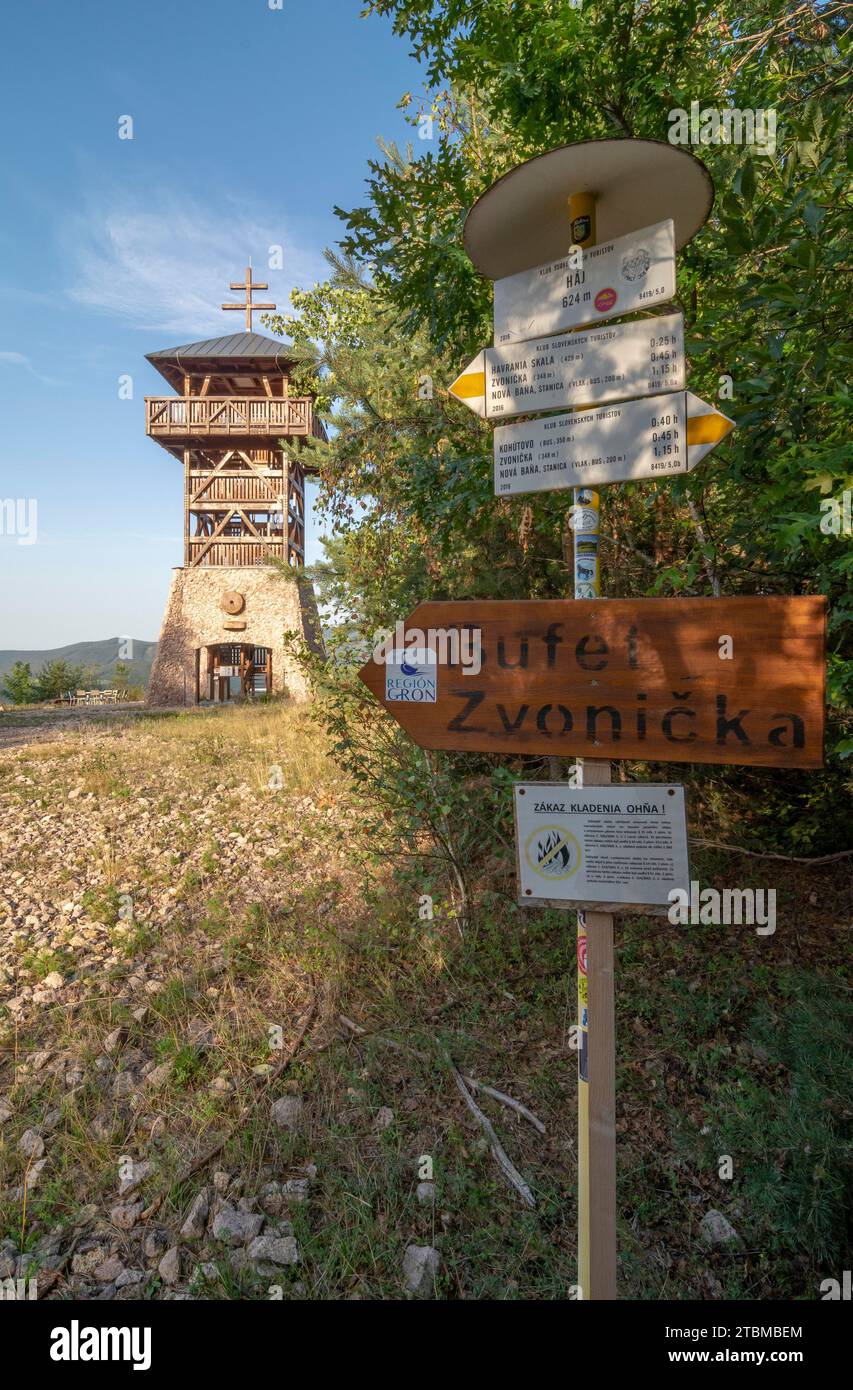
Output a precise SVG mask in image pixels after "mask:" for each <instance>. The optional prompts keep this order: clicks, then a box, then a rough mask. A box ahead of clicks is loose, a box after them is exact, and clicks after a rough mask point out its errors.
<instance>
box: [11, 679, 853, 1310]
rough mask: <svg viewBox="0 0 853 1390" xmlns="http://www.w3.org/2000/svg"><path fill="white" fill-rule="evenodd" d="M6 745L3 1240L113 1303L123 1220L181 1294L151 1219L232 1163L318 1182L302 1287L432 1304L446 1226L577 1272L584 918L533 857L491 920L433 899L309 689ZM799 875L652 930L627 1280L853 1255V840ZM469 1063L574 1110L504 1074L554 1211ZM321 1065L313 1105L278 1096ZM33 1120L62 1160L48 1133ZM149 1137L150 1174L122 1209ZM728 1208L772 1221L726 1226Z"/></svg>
mask: <svg viewBox="0 0 853 1390" xmlns="http://www.w3.org/2000/svg"><path fill="white" fill-rule="evenodd" d="M0 768H2V782H0V851H2V855H3V861H4V866H5V867H4V875H3V880H2V883H0V1000H2V1006H0V1042H2V1048H3V1051H2V1062H1V1063H0V1116H4V1115H5V1120H4V1122H3V1124H2V1128H1V1129H0V1134H2V1147H0V1242H2V1239H3V1238H4V1237H5V1238H6V1240H7V1242H8V1246H7V1249H9V1250H11V1249H12V1247H14V1250H15V1251H30V1252H32V1253H33V1259H34V1261H35V1263H36V1264H39V1263H41V1265H42V1268H43V1270H44V1272H45V1276H46V1281H47V1286H48V1292H47V1296H59V1295H61V1294H63V1293H64V1292H65V1293H67V1292H68V1290H69V1289H70V1290H71V1291H72V1292H73V1291H75V1290H76V1291H77V1292H82V1294H83V1296H96V1290H94V1291H93V1289H92V1288H91V1287H90V1285H89V1284H87V1283H86V1277H87V1276H86V1275H85V1274H84V1273H83V1272H82V1271H81V1272H79V1273H78V1274H77V1275H75V1272H74V1267H73V1260H74V1259H79V1252H80V1250H81V1249H84V1248H85V1246H86V1245H87V1244H90V1243H92V1242H97V1241H103V1242H105V1244H108V1245H109V1248H110V1249H111V1250H112V1249H115V1248H116V1247H117V1248H118V1252H119V1255H120V1256H121V1258H122V1260H123V1262H124V1263H125V1264H126V1265H127V1266H129V1267H134V1268H135V1267H137V1266H139V1267H141V1268H143V1269H144V1280H143V1282H142V1283H141V1284H140V1285H139V1286H138V1287H137V1290H136V1291H137V1293H139V1292H142V1293H144V1294H145V1295H146V1296H159V1295H161V1294H162V1293H164V1291H165V1285H164V1281H163V1278H162V1277H161V1275H160V1274H159V1273H158V1268H157V1260H156V1258H155V1257H154V1256H152V1255H151V1251H150V1250H149V1251H148V1252H147V1253H146V1251H144V1250H143V1249H142V1242H143V1240H144V1239H146V1238H148V1237H151V1238H152V1239H153V1245H152V1249H153V1247H154V1246H156V1245H157V1241H158V1240H159V1241H160V1244H161V1247H162V1249H165V1248H166V1247H167V1246H168V1245H170V1244H174V1243H175V1241H176V1240H178V1236H177V1232H178V1230H179V1228H180V1225H181V1223H182V1221H183V1219H184V1217H185V1216H186V1213H187V1210H188V1208H189V1207H190V1205H191V1203H192V1200H193V1197H194V1195H195V1194H196V1193H197V1192H198V1191H199V1189H200V1188H202V1187H203V1186H205V1185H209V1184H210V1183H211V1182H212V1181H213V1175H214V1174H215V1173H218V1174H219V1177H218V1178H217V1180H216V1181H217V1185H218V1190H222V1191H224V1190H225V1184H226V1182H227V1183H228V1184H229V1186H228V1193H229V1194H230V1196H231V1197H233V1199H234V1200H237V1198H238V1197H239V1196H242V1197H243V1198H244V1200H245V1202H246V1205H247V1206H248V1207H249V1208H250V1209H254V1205H253V1204H254V1203H255V1202H256V1198H257V1194H258V1193H259V1192H260V1190H261V1189H262V1188H263V1186H264V1184H265V1183H269V1182H270V1181H278V1182H285V1181H287V1180H288V1179H292V1178H299V1177H304V1176H307V1177H308V1179H309V1182H310V1198H309V1200H308V1201H307V1202H304V1203H293V1204H292V1205H291V1206H289V1207H288V1212H287V1214H288V1216H289V1219H290V1220H291V1222H292V1228H293V1234H294V1235H295V1237H296V1239H297V1241H298V1245H299V1249H300V1252H301V1262H300V1263H299V1265H297V1266H293V1267H292V1268H290V1269H288V1270H286V1271H283V1272H282V1274H281V1276H280V1277H278V1284H279V1285H281V1286H282V1287H283V1290H284V1296H286V1297H293V1298H305V1299H326V1298H340V1297H360V1298H369V1299H376V1298H398V1297H401V1296H402V1282H401V1261H402V1257H403V1252H404V1250H405V1248H406V1246H407V1245H409V1244H412V1243H414V1244H417V1245H431V1246H435V1247H436V1248H437V1249H438V1250H439V1252H440V1257H441V1263H440V1270H439V1274H438V1279H437V1291H438V1293H439V1295H440V1296H445V1297H449V1298H460V1297H464V1298H508V1299H522V1298H523V1299H556V1298H565V1297H567V1290H568V1288H569V1286H570V1285H571V1284H573V1283H574V1281H575V1259H576V1250H575V1178H576V1162H575V1104H576V1080H575V1075H576V1053H575V1052H574V1051H573V1050H572V1048H571V1046H570V1036H571V1027H572V1024H573V1022H574V1012H575V1008H574V994H575V973H574V972H575V942H574V932H573V921H574V919H573V917H570V916H569V915H568V914H561V913H557V912H531V911H529V910H522V909H519V908H517V907H516V906H515V905H514V902H513V891H514V887H513V878H512V873H511V871H509V867H508V865H506V864H503V865H501V864H497V865H494V866H493V868H492V871H491V876H490V879H489V881H488V882H483V883H481V884H480V885H479V891H478V895H477V901H476V910H475V912H474V913H473V919H472V923H471V926H470V928H469V930H468V932H467V935H466V936H465V938H464V940H463V939H460V934H459V931H458V928H457V925H456V920H455V917H454V915H453V913H452V911H451V908H450V904H449V903H444V902H442V901H441V900H440V899H436V901H435V916H434V919H433V920H432V921H423V920H421V918H420V916H419V910H418V897H417V895H416V894H415V893H413V891H412V890H411V888H410V887H408V886H407V887H401V883H402V880H401V879H400V878H399V877H397V876H395V872H394V865H393V864H388V865H386V866H384V867H382V868H379V869H377V868H375V867H370V866H369V864H368V862H367V861H366V860H365V859H364V857H363V855H362V852H361V850H362V845H361V842H360V836H359V825H360V820H361V815H360V806H359V803H358V799H357V797H356V796H355V795H354V793H353V792H352V791H351V789H350V788H348V787H347V785H346V784H345V782H344V780H343V778H342V776H341V773H340V772H339V770H338V769H336V767H335V766H334V765H333V764H332V763H331V762H330V761H329V760H328V759H327V758H326V757H325V756H324V754H323V752H322V749H321V746H320V741H319V735H318V732H317V730H316V729H315V728H314V727H313V726H312V725H310V724H309V723H308V721H307V718H306V715H305V714H304V712H300V711H298V710H294V709H292V708H287V707H283V706H277V705H269V706H266V707H260V708H255V709H248V708H238V707H235V708H231V709H227V710H212V711H208V712H203V713H195V712H194V713H192V714H177V715H159V716H148V715H136V716H132V715H125V716H124V717H119V718H113V719H111V720H109V721H105V722H100V723H97V722H94V721H93V722H91V723H88V722H85V721H84V722H83V723H82V725H80V726H75V727H74V728H73V729H70V730H66V731H65V732H64V736H63V738H62V740H61V742H56V741H48V742H41V743H30V744H26V745H24V746H21V747H16V748H11V749H7V750H6V751H2V752H0ZM694 867H698V869H699V876H700V877H701V878H703V880H707V881H710V882H717V883H720V884H726V883H731V882H732V881H736V882H738V883H740V884H741V885H745V884H747V883H750V882H755V883H765V882H767V881H768V880H767V878H766V875H765V876H764V877H762V867H761V863H760V861H754V860H753V861H749V863H748V865H747V866H746V870H745V869H744V864H743V861H738V877H737V878H734V876H733V865H732V857H731V856H730V855H723V854H722V853H711V852H708V853H706V854H705V855H704V857H703V856H699V862H698V864H696V865H695V866H694ZM770 881H772V882H773V883H774V884H777V885H778V886H779V891H780V903H781V904H782V910H781V912H780V923H779V927H778V929H777V932H776V933H775V935H773V936H771V937H759V936H758V935H757V934H756V933H755V932H754V930H751V929H748V928H743V927H741V928H737V927H732V928H726V927H692V928H674V927H671V926H669V925H665V924H662V923H661V922H660V920H651V919H643V918H632V919H623V920H622V921H621V922H620V923H619V925H618V929H617V934H618V954H617V1037H618V1044H617V1055H618V1075H617V1097H618V1100H617V1128H618V1136H619V1150H618V1182H619V1190H618V1207H619V1246H620V1275H619V1281H620V1292H621V1294H622V1296H623V1297H627V1298H641V1299H656V1298H697V1297H698V1298H717V1299H728V1298H807V1299H813V1298H816V1297H819V1293H818V1287H819V1284H820V1282H821V1280H823V1279H825V1278H828V1277H839V1278H840V1272H841V1269H842V1268H843V1267H844V1260H845V1258H847V1264H848V1266H849V1256H845V1250H846V1248H847V1247H846V1246H845V1213H846V1212H849V1182H850V1166H849V1160H850V1150H849V1120H850V1112H851V1108H853V1107H852V1106H851V1091H850V1082H849V1065H846V1052H845V1049H846V1046H847V1041H848V1039H849V1027H850V1006H849V992H848V988H847V975H846V971H845V959H844V950H845V945H846V931H845V927H844V923H845V922H846V921H848V920H849V913H848V912H847V910H846V907H845V905H844V903H845V898H844V894H845V893H846V892H847V887H848V885H847V884H846V882H845V881H844V879H843V878H842V870H840V869H839V867H838V866H828V867H826V868H822V869H818V868H812V869H804V868H802V867H796V866H790V865H784V864H774V866H773V877H772V880H770ZM57 981H59V983H57ZM116 1030H121V1033H120V1035H119V1040H118V1042H117V1043H116V1044H115V1046H113V1047H110V1048H108V1047H106V1046H105V1044H106V1042H107V1041H108V1040H109V1036H110V1035H111V1034H115V1033H116ZM357 1030H364V1031H363V1032H360V1031H357ZM113 1041H115V1040H113ZM291 1053H292V1058H291ZM451 1059H452V1062H453V1063H454V1064H455V1065H456V1066H457V1067H458V1068H459V1070H460V1071H461V1072H462V1073H463V1074H467V1075H473V1076H475V1077H477V1078H478V1079H479V1080H480V1081H482V1082H484V1083H486V1084H488V1085H490V1086H492V1087H496V1088H497V1089H498V1090H500V1091H502V1092H505V1093H507V1094H508V1095H510V1096H512V1097H514V1098H516V1099H517V1100H518V1101H521V1102H523V1103H524V1104H525V1105H526V1106H528V1107H529V1108H530V1110H532V1111H533V1112H534V1114H535V1115H536V1116H538V1118H539V1119H540V1120H541V1122H542V1124H544V1126H545V1131H546V1132H545V1134H544V1136H543V1135H541V1134H540V1133H539V1132H538V1131H537V1130H536V1129H534V1128H533V1127H532V1126H531V1125H530V1124H528V1123H527V1122H526V1121H525V1120H524V1119H523V1118H521V1117H520V1116H518V1115H517V1114H516V1113H515V1112H513V1111H512V1110H510V1109H508V1108H506V1107H505V1106H503V1105H501V1104H500V1103H499V1102H498V1101H495V1100H492V1099H490V1098H488V1097H486V1096H484V1095H482V1094H480V1096H479V1104H480V1105H481V1107H482V1108H483V1110H484V1111H485V1112H487V1113H488V1116H489V1118H490V1119H491V1121H492V1123H493V1124H494V1126H495V1128H496V1130H497V1132H498V1135H499V1137H500V1139H501V1142H502V1143H503V1145H504V1147H505V1149H506V1150H507V1152H508V1154H509V1156H510V1157H511V1159H512V1161H513V1162H514V1164H515V1165H516V1167H517V1168H518V1169H519V1170H520V1171H521V1173H522V1174H523V1176H524V1177H525V1179H526V1180H527V1182H528V1183H529V1184H530V1186H531V1188H532V1189H533V1192H534V1194H535V1197H536V1208H535V1210H532V1211H531V1210H528V1209H526V1208H525V1207H523V1206H522V1205H521V1203H520V1201H519V1199H518V1197H517V1196H516V1195H515V1193H514V1192H513V1191H512V1190H511V1189H510V1188H509V1187H508V1186H507V1184H506V1182H505V1180H504V1179H503V1177H502V1175H501V1173H500V1171H499V1169H498V1167H497V1165H496V1163H495V1161H494V1159H493V1157H492V1155H491V1153H490V1150H489V1144H488V1141H487V1140H486V1138H485V1136H484V1134H483V1132H482V1130H481V1129H480V1128H479V1126H478V1125H477V1124H476V1122H475V1121H474V1119H473V1118H472V1116H471V1115H470V1113H469V1111H468V1110H467V1109H466V1107H465V1105H464V1103H463V1101H462V1099H461V1097H460V1095H459V1093H458V1091H457V1089H456V1087H455V1085H454V1082H453V1078H452V1076H451V1074H450V1071H449V1064H450V1060H451ZM285 1062H286V1063H287V1065H283V1064H284V1063H285ZM164 1064H165V1065H164ZM122 1077H124V1078H127V1080H126V1081H122ZM149 1078H151V1079H150V1080H149ZM290 1094H292V1095H299V1096H301V1097H302V1098H303V1101H304V1110H303V1117H302V1121H301V1123H300V1124H299V1125H298V1126H297V1127H296V1128H295V1129H294V1130H292V1131H290V1130H282V1129H281V1128H279V1127H277V1126H276V1124H275V1123H274V1122H273V1120H272V1118H271V1106H272V1103H273V1102H274V1101H275V1100H276V1099H277V1098H279V1097H280V1096H282V1095H290ZM28 1130H34V1131H37V1132H38V1134H40V1135H42V1136H43V1139H44V1143H45V1158H46V1162H45V1164H44V1166H43V1167H42V1168H38V1167H37V1164H38V1162H39V1161H40V1159H34V1158H33V1157H32V1156H31V1157H29V1158H26V1157H25V1156H22V1153H21V1151H20V1148H19V1141H20V1138H21V1136H22V1135H23V1134H24V1133H25V1132H26V1131H28ZM845 1144H847V1145H848V1147H845ZM724 1156H729V1157H730V1159H731V1164H732V1168H733V1174H732V1176H731V1177H730V1178H729V1177H721V1176H720V1171H721V1166H722V1168H723V1170H724V1171H726V1168H725V1164H724V1163H723V1157H724ZM128 1158H131V1159H133V1161H134V1162H136V1163H138V1162H141V1161H144V1162H146V1163H148V1164H150V1171H149V1172H148V1174H147V1176H146V1178H145V1181H144V1183H143V1184H142V1185H141V1187H140V1188H139V1189H137V1190H138V1191H139V1192H140V1193H141V1195H142V1199H143V1202H144V1211H143V1212H142V1214H141V1216H140V1218H139V1221H138V1222H137V1223H136V1224H135V1225H134V1226H133V1228H132V1229H130V1230H127V1231H126V1232H124V1233H121V1232H117V1230H116V1227H115V1223H114V1221H113V1220H112V1218H111V1212H112V1211H113V1209H114V1207H115V1204H116V1201H117V1195H116V1194H117V1188H118V1183H119V1181H120V1176H121V1173H122V1172H123V1171H124V1170H123V1168H122V1166H121V1165H122V1163H123V1162H124V1163H126V1160H127V1159H128ZM430 1166H431V1169H432V1174H433V1177H434V1183H435V1187H434V1196H435V1201H434V1203H427V1204H422V1203H420V1202H419V1201H418V1200H417V1197H416V1187H417V1184H418V1182H419V1180H420V1179H421V1178H422V1177H424V1176H428V1173H429V1169H430ZM27 1174H29V1177H30V1178H33V1174H34V1178H33V1180H32V1181H30V1180H29V1178H28V1180H27V1181H26V1184H25V1182H24V1179H25V1176H26V1175H27ZM24 1186H26V1190H25V1191H24V1190H23V1189H24ZM711 1208H714V1209H717V1210H719V1211H721V1212H722V1213H724V1214H725V1215H726V1216H727V1217H728V1219H729V1220H730V1222H731V1223H732V1225H733V1226H734V1227H735V1229H736V1230H737V1232H738V1234H739V1236H740V1243H739V1244H738V1245H737V1247H734V1248H732V1249H729V1250H725V1251H722V1250H717V1251H713V1252H708V1251H706V1250H705V1249H704V1248H703V1247H702V1246H701V1243H700V1240H699V1226H700V1222H701V1220H702V1217H703V1216H704V1215H705V1213H706V1212H707V1211H708V1210H709V1209H711ZM75 1241H76V1242H77V1244H76V1247H74V1248H75V1249H76V1251H77V1252H78V1253H77V1255H74V1256H70V1257H68V1259H67V1260H66V1262H65V1263H64V1264H63V1252H65V1253H66V1254H67V1251H68V1250H69V1249H70V1248H71V1247H72V1246H73V1245H74V1242H75ZM51 1242H53V1244H51ZM183 1245H184V1247H185V1248H184V1254H183V1257H182V1258H183V1263H182V1271H183V1272H182V1276H181V1282H180V1285H179V1287H185V1286H186V1285H187V1284H189V1287H191V1289H192V1290H193V1291H195V1292H197V1293H200V1294H201V1295H202V1296H204V1297H213V1298H229V1297H257V1298H265V1297H268V1296H269V1285H270V1280H269V1277H265V1276H263V1275H261V1274H259V1273H258V1272H257V1271H253V1270H252V1269H251V1268H248V1267H247V1268H242V1269H241V1268H236V1269H235V1267H234V1262H233V1261H230V1260H229V1259H227V1258H226V1257H225V1255H224V1254H223V1252H222V1251H221V1250H218V1249H216V1248H213V1247H211V1246H210V1242H209V1241H208V1242H202V1243H201V1244H199V1243H198V1242H197V1243H196V1245H195V1246H192V1245H191V1243H190V1247H189V1248H186V1247H187V1243H186V1242H183ZM193 1251H195V1252H196V1253H193ZM194 1261H198V1263H199V1264H204V1265H205V1273H204V1274H201V1273H197V1274H196V1275H195V1277H194V1279H193V1277H192V1275H193V1270H194V1268H195V1265H194ZM75 1279H76V1283H75ZM81 1281H82V1282H81ZM103 1282H104V1281H103V1280H102V1283H103Z"/></svg>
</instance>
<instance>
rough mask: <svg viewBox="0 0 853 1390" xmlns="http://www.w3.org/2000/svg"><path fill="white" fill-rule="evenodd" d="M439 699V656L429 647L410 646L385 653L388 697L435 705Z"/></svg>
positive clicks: (386, 697) (388, 698) (386, 693)
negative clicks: (402, 649) (403, 649)
mask: <svg viewBox="0 0 853 1390" xmlns="http://www.w3.org/2000/svg"><path fill="white" fill-rule="evenodd" d="M437 698H438V658H437V657H436V654H435V652H434V651H432V649H431V648H429V647H409V648H407V649H406V650H405V651H391V652H387V653H386V656H385V699H386V700H395V701H400V700H401V701H406V702H407V703H409V704H415V705H417V704H421V705H434V704H435V702H436V699H437Z"/></svg>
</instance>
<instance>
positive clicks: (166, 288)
mask: <svg viewBox="0 0 853 1390" xmlns="http://www.w3.org/2000/svg"><path fill="white" fill-rule="evenodd" d="M65 238H66V240H67V246H68V251H69V254H70V256H71V258H72V261H73V265H74V274H73V283H72V285H71V287H70V289H69V290H68V294H69V296H70V297H71V299H73V300H74V301H75V302H76V303H77V304H81V305H85V306H87V307H89V308H92V309H95V310H98V311H101V312H103V313H107V314H112V315H115V316H116V317H119V318H123V319H125V320H127V321H128V322H130V323H131V324H132V325H133V326H134V327H135V328H140V329H145V330H157V331H158V332H163V333H167V334H169V333H174V334H176V335H190V336H193V335H194V336H197V337H206V336H208V335H211V334H223V333H229V332H232V333H233V332H238V331H239V330H240V329H242V328H243V327H244V326H245V319H244V317H243V315H242V314H237V313H223V312H222V310H221V308H220V304H223V303H226V302H227V301H228V300H231V301H239V300H242V298H243V296H242V293H240V292H238V291H232V290H229V289H228V284H229V282H230V281H231V280H242V279H243V277H244V273H245V269H246V266H247V265H248V263H249V259H251V262H252V266H253V275H254V276H256V277H257V278H258V279H259V280H266V281H267V282H268V283H269V290H268V291H264V292H262V293H261V294H260V295H256V296H255V298H256V299H262V300H267V299H269V300H272V301H274V302H275V303H277V304H278V307H279V309H280V310H285V311H287V310H289V308H290V292H291V290H292V289H293V288H294V287H296V286H304V285H308V284H313V283H314V281H315V280H318V279H322V278H324V277H325V272H326V270H327V267H326V264H325V261H324V260H323V258H322V255H321V254H320V250H321V249H322V248H320V249H318V250H317V251H316V252H315V251H314V250H311V249H306V248H303V247H300V246H298V245H297V244H296V242H295V238H294V234H293V231H292V228H291V226H290V224H289V222H288V219H287V218H286V217H278V216H276V215H274V214H271V213H268V212H266V211H264V212H260V213H253V212H250V211H247V209H246V206H245V203H243V202H241V203H240V205H239V206H238V205H237V204H236V203H235V202H233V201H231V202H224V203H222V204H221V205H220V206H219V207H213V206H212V205H209V204H205V205H204V206H201V205H198V204H195V203H193V202H191V201H190V200H189V199H188V198H186V197H183V196H182V197H178V196H176V195H174V194H171V195H161V196H160V197H159V198H158V200H157V202H156V204H155V205H154V206H152V205H151V203H150V201H147V202H146V204H145V206H144V207H143V206H140V205H139V204H137V203H136V202H134V201H132V200H131V199H129V198H127V197H126V196H122V195H116V194H114V195H112V197H110V198H106V199H101V200H96V201H93V202H91V203H90V205H89V206H88V207H87V209H86V211H85V214H83V213H81V214H80V215H78V216H77V217H76V218H74V219H72V221H71V223H70V224H66V227H65ZM273 246H281V247H282V248H283V258H282V259H283V266H284V268H283V269H282V270H269V269H268V268H267V265H268V257H269V255H270V247H273ZM255 325H256V327H257V328H258V330H259V331H260V332H263V326H262V325H261V323H260V321H259V319H258V318H257V317H256V318H255Z"/></svg>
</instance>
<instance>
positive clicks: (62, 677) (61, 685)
mask: <svg viewBox="0 0 853 1390" xmlns="http://www.w3.org/2000/svg"><path fill="white" fill-rule="evenodd" d="M85 675H86V673H85V670H84V668H83V667H82V666H70V665H69V663H68V662H67V661H62V660H56V661H46V662H45V664H44V666H42V668H41V670H40V671H39V673H38V676H37V678H36V689H37V691H38V694H37V699H39V700H56V699H58V698H59V697H60V696H62V695H66V694H67V693H68V691H69V690H76V689H78V687H81V686H82V684H83V682H84V680H85Z"/></svg>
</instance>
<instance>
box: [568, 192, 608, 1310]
mask: <svg viewBox="0 0 853 1390" xmlns="http://www.w3.org/2000/svg"><path fill="white" fill-rule="evenodd" d="M569 222H570V226H571V239H572V244H573V245H575V246H580V247H581V248H582V249H583V248H584V247H590V246H594V245H595V240H596V226H595V197H594V195H593V194H591V193H575V194H572V196H571V197H570V198H569ZM588 491H589V490H588V489H583V488H575V490H574V499H573V500H574V507H573V510H572V522H573V524H572V535H573V546H572V559H573V562H574V566H575V572H574V597H575V598H589V597H591V596H592V595H593V594H594V595H595V596H599V597H600V596H601V562H600V556H599V553H598V551H599V547H600V539H599V528H598V516H599V504H600V498H599V494H598V492H597V491H593V492H592V494H591V496H586V495H585V494H586V493H587V492H588ZM579 537H585V538H587V540H588V542H591V541H592V538H593V537H594V538H595V539H594V550H593V551H592V552H591V553H590V554H589V556H588V557H587V559H588V561H589V562H590V563H592V564H593V568H594V571H595V573H594V578H593V580H592V581H591V582H590V581H586V582H584V583H581V582H579V579H578V567H577V554H578V541H579ZM577 766H578V779H577V780H578V785H579V786H588V787H601V786H607V785H608V784H609V783H610V780H611V768H610V763H609V762H605V761H600V760H598V759H590V758H583V759H579V760H578V765H577ZM577 940H578V950H577V956H578V1025H579V1028H580V1039H581V1043H583V1041H584V1038H585V1039H586V1044H587V1045H586V1048H584V1047H583V1046H581V1048H580V1049H579V1052H578V1284H579V1285H580V1290H581V1297H582V1298H584V1299H612V1298H615V1297H616V1041H615V1015H614V970H613V916H612V914H611V913H609V912H579V913H578V920H577ZM584 956H585V962H586V975H584V974H583V969H582V963H583V960H584ZM585 1021H586V1027H584V1022H585ZM584 1057H585V1058H586V1077H584V1075H583V1063H584Z"/></svg>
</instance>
